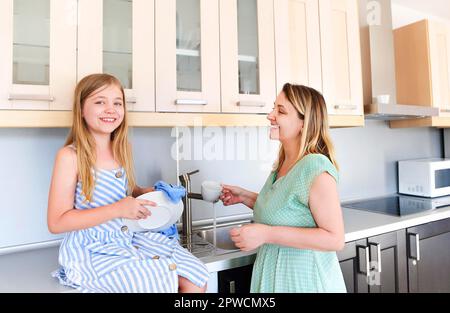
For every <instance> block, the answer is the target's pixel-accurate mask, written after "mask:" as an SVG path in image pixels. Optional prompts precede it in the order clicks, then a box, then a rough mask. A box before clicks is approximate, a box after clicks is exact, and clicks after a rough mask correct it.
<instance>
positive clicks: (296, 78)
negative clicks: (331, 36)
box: [274, 0, 322, 92]
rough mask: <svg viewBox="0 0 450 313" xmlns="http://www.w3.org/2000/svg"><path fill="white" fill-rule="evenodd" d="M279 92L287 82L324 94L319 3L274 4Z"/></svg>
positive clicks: (280, 1) (287, 0) (303, 0)
mask: <svg viewBox="0 0 450 313" xmlns="http://www.w3.org/2000/svg"><path fill="white" fill-rule="evenodd" d="M274 16H275V42H276V44H275V51H276V68H277V91H278V92H280V91H281V90H282V88H283V85H284V84H285V83H287V82H289V83H293V84H299V85H306V86H309V87H312V88H314V89H316V90H318V91H320V92H321V91H322V64H321V62H322V61H321V57H320V56H321V52H320V30H319V27H320V26H319V25H320V24H319V0H276V1H275V11H274Z"/></svg>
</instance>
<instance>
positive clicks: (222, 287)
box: [218, 264, 253, 294]
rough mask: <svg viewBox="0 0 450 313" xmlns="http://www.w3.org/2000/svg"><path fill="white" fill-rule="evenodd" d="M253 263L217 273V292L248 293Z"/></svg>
mask: <svg viewBox="0 0 450 313" xmlns="http://www.w3.org/2000/svg"><path fill="white" fill-rule="evenodd" d="M252 270H253V264H250V265H246V266H242V267H237V268H232V269H229V270H225V271H221V272H219V273H218V287H219V288H218V289H219V293H225V294H231V293H249V292H250V282H251V280H252Z"/></svg>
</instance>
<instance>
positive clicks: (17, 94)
mask: <svg viewBox="0 0 450 313" xmlns="http://www.w3.org/2000/svg"><path fill="white" fill-rule="evenodd" d="M76 14H77V0H62V1H51V0H3V1H1V4H0V20H1V22H0V23H1V25H0V26H1V27H0V29H1V36H0V37H1V39H0V50H1V51H2V52H0V64H1V65H2V66H1V68H2V73H1V74H0V75H1V76H0V86H1V88H0V89H1V90H2V91H1V92H0V93H1V102H0V107H1V108H9V109H44V110H48V109H55V110H56V109H71V108H72V101H71V99H72V96H71V95H72V93H73V87H74V84H75V80H76Z"/></svg>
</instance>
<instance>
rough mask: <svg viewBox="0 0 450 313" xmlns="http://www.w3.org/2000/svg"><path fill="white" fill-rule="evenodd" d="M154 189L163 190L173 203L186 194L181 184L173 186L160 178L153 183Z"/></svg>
mask: <svg viewBox="0 0 450 313" xmlns="http://www.w3.org/2000/svg"><path fill="white" fill-rule="evenodd" d="M155 190H160V191H164V193H165V194H166V195H167V196H168V197H169V199H170V201H172V202H173V203H178V201H180V200H181V198H183V197H184V196H185V195H186V189H185V188H184V187H183V186H173V185H171V184H168V183H166V182H163V181H161V180H160V181H158V182H157V183H156V184H155Z"/></svg>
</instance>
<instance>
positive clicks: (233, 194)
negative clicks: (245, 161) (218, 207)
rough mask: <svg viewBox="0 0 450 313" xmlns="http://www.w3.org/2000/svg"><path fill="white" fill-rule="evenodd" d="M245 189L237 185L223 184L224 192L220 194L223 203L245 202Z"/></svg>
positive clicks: (226, 204)
mask: <svg viewBox="0 0 450 313" xmlns="http://www.w3.org/2000/svg"><path fill="white" fill-rule="evenodd" d="M244 198H245V189H243V188H241V187H237V186H229V185H222V194H221V195H220V198H219V199H220V200H222V202H223V205H225V206H228V205H233V204H237V203H242V202H244Z"/></svg>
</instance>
